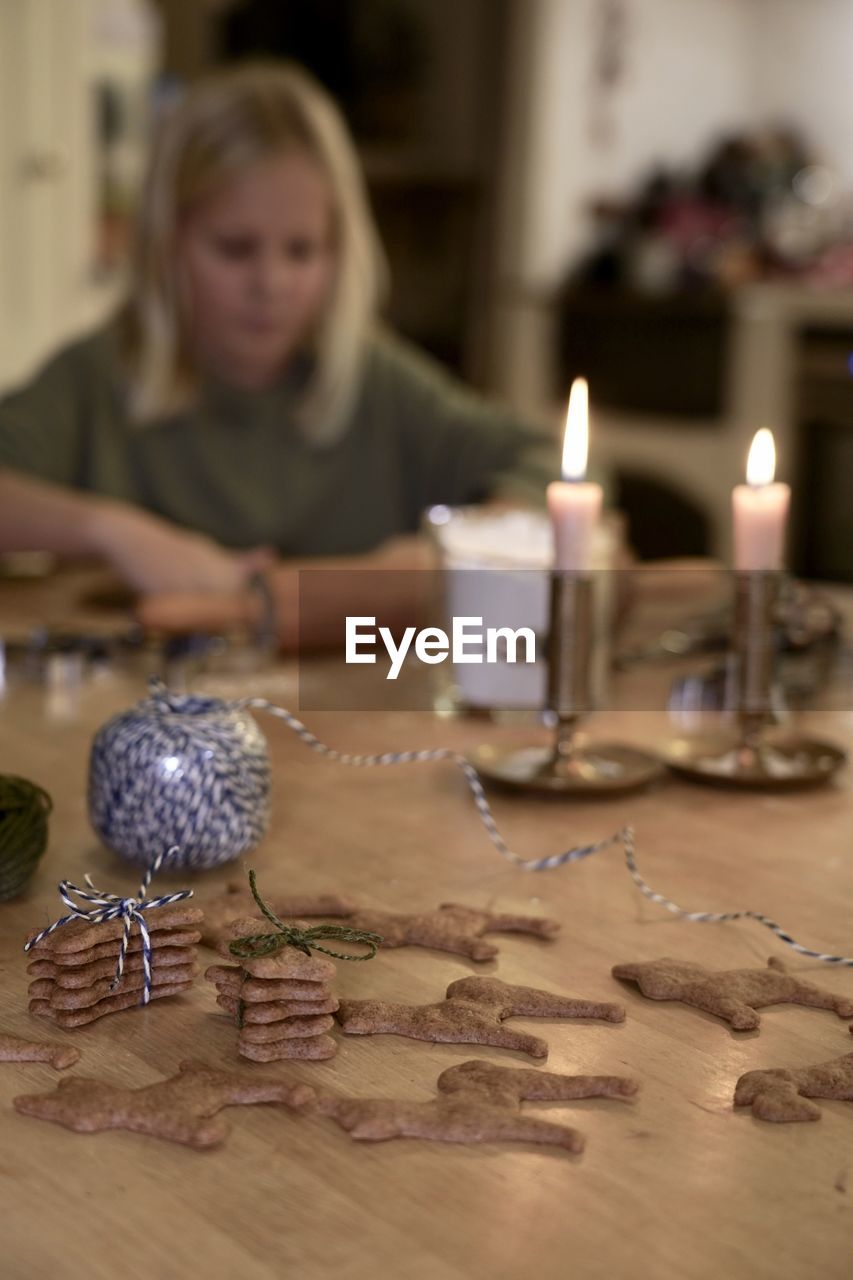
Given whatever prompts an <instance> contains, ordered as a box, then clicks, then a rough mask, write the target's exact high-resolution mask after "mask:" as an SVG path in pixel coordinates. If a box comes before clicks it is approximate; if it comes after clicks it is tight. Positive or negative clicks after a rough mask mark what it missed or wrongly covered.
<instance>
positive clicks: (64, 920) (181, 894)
mask: <svg viewBox="0 0 853 1280" xmlns="http://www.w3.org/2000/svg"><path fill="white" fill-rule="evenodd" d="M176 852H177V847H173V848H171V849H165V850H163V851H162V852H161V853H159V854H158V855H157V857H156V858H155V859H154V861H153V862H152V863H151V865H150V866H149V868H148V870H147V871H146V872H145V875H144V876H143V879H142V883H141V884H140V886H139V891H138V893H137V894H136V896H135V897H132V898H131V897H123V896H121V895H119V894H114V893H106V892H105V891H104V890H102V889H97V888H96V887H95V885H94V884H93V883H92V879H91V877H90V876H88V875H87V876H85V877H84V878H85V882H86V886H87V887H86V888H85V889H81V888H80V887H79V886H78V885H76V884H72V883H71V881H70V880H62V881H60V883H59V895H60V897H61V898H62V901H63V902H64V903H65V905H66V906H67V907H68V908H69V914H68V915H66V916H61V917H60V919H59V920H55V921H54V922H53V924H51V925H48V927H47V928H46V929H42V930H41V932H40V933H37V934H36V935H35V936H34V937H32V938H30V939H28V941H27V942H26V943H25V944H24V950H25V951H30V950H31V949H32V948H33V947H37V946H38V945H39V943H41V942H43V941H44V940H45V938H47V937H49V936H50V935H51V934H52V933H55V932H56V930H57V929H62V928H63V927H64V926H65V925H68V924H71V923H72V922H74V921H78V920H83V921H86V923H87V924H103V923H105V922H106V921H109V920H120V921H121V922H122V935H121V941H120V945H119V951H118V957H117V959H116V967H115V974H114V976H113V979H112V982H111V983H110V987H109V990H110V991H114V990H115V989H116V988H117V987H118V986H119V984H120V983H121V980H122V975H123V974H124V968H125V963H126V961H127V952H128V947H129V945H130V937H131V932H132V930H133V928H134V926H136V927H137V928H138V929H139V935H140V940H141V944H142V974H143V982H142V996H141V998H140V1004H148V1002H149V1000H150V999H151V986H152V977H151V935H150V932H149V929H148V924H147V922H146V919H145V912H146V911H153V910H155V909H156V908H158V907H166V906H170V905H171V904H173V903H175V902H183V901H184V900H185V899H186V898H191V897H192V896H193V891H192V889H181V890H179V891H178V892H177V893H168V894H164V895H163V896H161V897H159V898H149V897H147V896H146V895H147V893H148V890H149V887H150V885H151V881H152V880H153V879H154V876H155V875H156V874H157V872H158V871H159V870H160V867H161V866H162V864H163V862H164V860H166V859H170V858H171V857H172V856H173V855H174V854H175V853H176Z"/></svg>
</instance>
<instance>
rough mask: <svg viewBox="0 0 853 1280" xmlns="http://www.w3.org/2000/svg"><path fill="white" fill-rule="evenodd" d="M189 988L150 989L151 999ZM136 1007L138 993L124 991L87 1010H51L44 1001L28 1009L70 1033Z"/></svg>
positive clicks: (185, 984) (183, 985)
mask: <svg viewBox="0 0 853 1280" xmlns="http://www.w3.org/2000/svg"><path fill="white" fill-rule="evenodd" d="M191 986H192V983H191V982H179V983H168V984H166V985H164V986H160V987H152V988H151V999H152V1000H164V999H167V998H168V997H169V996H178V995H180V994H181V993H182V992H183V991H189V989H190V987H191ZM138 1005H139V992H138V991H125V992H124V993H123V994H121V995H114V996H106V997H103V998H102V999H100V1000H99V1001H98V1003H97V1004H93V1005H90V1006H89V1007H88V1008H87V1009H53V1008H51V1004H50V1001H49V1000H44V999H33V1000H30V1003H29V1005H28V1008H29V1011H30V1013H34V1014H35V1015H36V1017H38V1018H48V1019H50V1021H51V1022H55V1023H56V1025H57V1026H58V1027H63V1028H64V1029H65V1030H67V1031H70V1030H72V1029H73V1028H74V1027H85V1026H87V1025H88V1024H89V1023H90V1022H97V1021H98V1019H99V1018H105V1017H107V1015H108V1014H111V1013H120V1012H121V1011H122V1009H132V1008H133V1007H134V1006H138Z"/></svg>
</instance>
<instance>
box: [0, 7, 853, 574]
mask: <svg viewBox="0 0 853 1280" xmlns="http://www.w3.org/2000/svg"><path fill="white" fill-rule="evenodd" d="M258 54H264V55H271V56H282V57H290V58H295V59H297V60H299V61H301V62H303V63H305V64H306V65H307V66H308V67H309V68H310V69H311V70H312V71H313V72H314V73H315V74H316V75H317V76H318V77H319V79H320V80H321V81H322V82H323V83H324V84H325V85H326V86H327V87H328V88H329V89H330V90H331V91H332V93H333V94H334V95H335V96H336V97H337V99H338V100H339V102H340V104H341V106H342V108H343V110H344V112H345V114H346V117H347V119H348V121H349V123H350V126H351V128H352V130H353V132H354V134H355V136H356V139H357V141H358V145H359V149H360V152H361V155H362V157H363V161H364V165H365V169H366V173H367V176H368V181H369V187H370V194H371V199H372V201H373V205H374V209H375V212H376V216H377V220H378V223H379V226H380V230H381V232H382V235H383V238H384V242H385V246H386V249H387V252H388V255H389V258H390V263H391V269H392V280H393V289H392V294H391V299H390V305H389V318H390V320H391V321H392V323H393V324H394V325H395V326H396V327H397V328H398V329H399V330H401V331H402V332H403V333H405V334H406V335H408V336H409V337H411V338H413V339H414V340H415V341H417V342H418V343H420V344H421V345H423V346H424V347H425V348H427V349H428V350H430V351H431V352H432V353H434V354H435V355H436V356H437V357H438V358H439V359H440V360H442V361H443V362H444V363H445V364H447V365H448V366H450V367H451V368H453V369H455V370H456V371H457V372H459V373H461V374H462V375H463V376H464V377H466V378H467V379H468V380H470V381H471V382H472V383H474V384H475V385H477V386H479V387H482V388H484V389H486V390H489V391H492V392H495V393H498V394H500V395H502V396H504V397H506V398H507V399H509V400H510V401H511V402H512V403H513V404H515V405H516V406H517V407H518V408H519V409H521V410H522V411H524V412H525V413H526V414H543V413H544V414H547V415H548V416H549V417H550V418H553V417H554V413H555V410H556V408H557V407H558V406H559V405H560V404H564V403H565V398H566V395H567V390H568V386H569V383H570V381H571V379H572V377H573V376H574V375H575V374H577V373H584V374H585V375H586V376H587V377H588V378H589V380H590V384H591V398H592V403H593V409H594V417H593V425H592V442H591V452H592V456H593V459H594V461H596V462H598V464H599V465H600V466H602V467H603V468H605V469H606V470H607V471H608V472H609V474H610V475H611V476H612V478H613V486H614V497H615V501H616V504H617V505H618V506H620V507H621V508H622V510H623V511H624V512H625V513H626V515H627V518H628V522H629V528H630V538H631V541H632V544H633V546H634V547H635V549H636V550H637V552H638V553H639V554H640V555H641V556H643V557H653V556H663V555H667V556H669V555H678V554H685V555H690V554H711V555H715V556H720V557H723V558H726V559H727V558H728V557H729V555H730V545H729V536H730V535H729V525H730V494H731V488H732V485H733V484H734V483H736V482H737V481H738V480H741V479H742V478H743V468H744V461H745V457H746V452H747V447H748V444H749V441H750V439H751V437H752V434H753V433H754V431H755V430H756V429H757V428H758V427H760V426H769V427H771V428H772V430H773V431H774V434H775V437H776V442H777V449H778V458H779V461H778V469H777V475H778V477H779V478H780V479H785V480H788V481H790V482H791V483H792V485H793V501H794V506H793V512H792V537H791V557H790V560H791V568H792V569H793V570H794V571H795V572H796V573H798V574H800V575H802V576H804V577H810V578H821V579H825V580H835V581H853V554H851V548H853V503H851V501H850V499H849V496H848V495H849V492H850V487H851V483H852V482H853V147H851V146H850V142H851V140H853V95H851V93H850V84H851V71H853V0H156V2H155V0H0V160H2V166H3V174H4V181H3V183H2V185H0V280H2V282H3V287H2V289H0V390H2V389H5V388H7V387H9V386H11V385H13V384H14V383H15V382H16V381H18V380H19V379H21V378H23V377H24V376H26V375H27V374H28V373H29V372H30V371H32V370H33V369H34V367H35V366H37V365H38V364H39V362H40V361H41V360H42V359H43V358H44V357H45V356H46V355H47V354H48V353H49V352H50V351H52V350H53V349H54V348H55V347H56V346H58V345H59V344H60V343H61V342H62V341H64V340H65V339H67V338H68V337H69V336H71V335H72V334H74V333H76V332H79V331H80V330H82V329H85V328H86V327H88V326H90V325H93V324H95V323H96V322H98V321H99V320H100V319H101V318H102V317H103V316H104V315H105V314H106V313H107V312H108V311H109V310H110V309H111V308H113V307H114V306H115V304H116V301H117V299H118V297H119V296H120V294H121V289H122V280H123V266H124V261H125V254H126V249H127V232H128V219H129V215H130V213H131V211H132V209H133V204H134V199H135V194H136V191H137V188H138V183H139V180H140V176H141V172H142V168H143V165H144V159H145V154H146V147H147V141H148V138H149V136H150V132H151V130H152V128H153V127H154V126H155V124H156V120H157V117H158V114H159V113H161V112H163V111H166V110H168V108H169V104H170V103H171V102H172V101H174V99H175V98H176V96H177V95H180V93H181V92H182V89H183V87H184V86H185V85H186V84H187V83H189V82H190V81H192V80H193V78H195V77H197V76H198V75H200V74H202V73H203V72H205V71H206V70H208V69H209V68H210V67H212V66H214V65H217V64H220V63H226V62H230V61H234V60H237V59H241V58H246V57H250V56H253V55H258Z"/></svg>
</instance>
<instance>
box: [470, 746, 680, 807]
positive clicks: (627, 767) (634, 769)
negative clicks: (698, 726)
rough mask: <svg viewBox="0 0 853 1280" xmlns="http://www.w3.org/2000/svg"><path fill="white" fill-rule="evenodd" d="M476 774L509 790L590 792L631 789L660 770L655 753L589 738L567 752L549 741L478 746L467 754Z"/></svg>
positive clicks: (588, 794)
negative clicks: (547, 743) (510, 748)
mask: <svg viewBox="0 0 853 1280" xmlns="http://www.w3.org/2000/svg"><path fill="white" fill-rule="evenodd" d="M469 759H470V760H471V763H472V764H473V765H474V767H475V768H476V770H477V772H478V773H479V774H480V776H481V777H482V778H484V779H486V780H487V781H489V782H492V783H495V784H496V785H497V786H501V787H508V788H511V789H512V790H514V791H530V792H538V793H540V794H541V793H543V792H545V793H549V794H551V795H562V796H577V797H591V796H596V795H608V796H609V795H613V794H614V793H617V792H624V791H637V790H639V789H640V787H645V786H647V785H648V784H649V783H650V782H653V781H654V780H655V779H656V778H658V777H660V776H661V775H662V773H663V765H662V764H661V762H660V760H658V759H657V757H655V756H652V755H649V754H648V753H647V752H645V751H640V750H638V749H637V748H636V747H629V746H625V745H623V744H622V743H611V742H589V743H585V744H582V745H575V746H574V747H573V749H572V751H571V752H570V753H569V754H566V755H563V754H558V753H557V752H556V751H555V750H554V748H553V747H522V748H520V749H517V750H514V751H499V750H498V749H497V748H496V747H493V746H488V745H484V746H481V747H478V748H477V749H476V750H475V751H474V752H473V753H472V755H471V756H470V757H469Z"/></svg>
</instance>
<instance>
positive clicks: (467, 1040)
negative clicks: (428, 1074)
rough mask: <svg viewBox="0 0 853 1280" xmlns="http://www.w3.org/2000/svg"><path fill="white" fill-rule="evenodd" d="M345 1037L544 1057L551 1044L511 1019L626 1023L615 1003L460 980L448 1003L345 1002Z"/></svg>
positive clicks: (341, 1018)
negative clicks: (515, 1027) (508, 1023)
mask: <svg viewBox="0 0 853 1280" xmlns="http://www.w3.org/2000/svg"><path fill="white" fill-rule="evenodd" d="M335 1016H336V1018H337V1020H338V1022H339V1023H340V1025H341V1028H342V1030H343V1031H344V1032H345V1033H346V1034H347V1035H402V1036H410V1037H411V1038H412V1039H415V1040H432V1041H434V1042H437V1043H445V1044H488V1045H494V1046H496V1047H498V1048H502V1049H518V1050H519V1051H520V1052H522V1053H527V1054H530V1056H531V1057H533V1058H546V1057H547V1056H548V1045H547V1044H546V1042H545V1041H544V1040H540V1039H539V1038H538V1037H537V1036H531V1035H527V1034H526V1033H524V1032H521V1031H512V1030H511V1029H510V1028H509V1027H505V1026H504V1025H503V1024H504V1021H505V1020H506V1019H507V1018H511V1017H528V1018H529V1017H532V1018H596V1019H600V1020H603V1021H605V1022H622V1021H623V1020H624V1017H625V1010H624V1009H623V1008H622V1007H621V1006H620V1005H616V1004H604V1003H601V1002H597V1001H590V1000H577V999H574V998H573V997H570V996H559V995H554V994H552V993H551V992H550V991H540V990H538V989H537V988H535V987H517V986H511V985H510V984H509V983H506V982H501V981H500V980H499V979H498V978H460V979H459V980H458V981H456V982H451V984H450V986H449V987H448V988H447V992H446V994H445V998H444V1000H441V1001H438V1002H437V1003H435V1004H425V1005H405V1004H393V1003H390V1002H389V1001H384V1000H342V1001H341V1006H340V1008H339V1009H338V1012H337V1014H336V1015H335Z"/></svg>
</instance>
